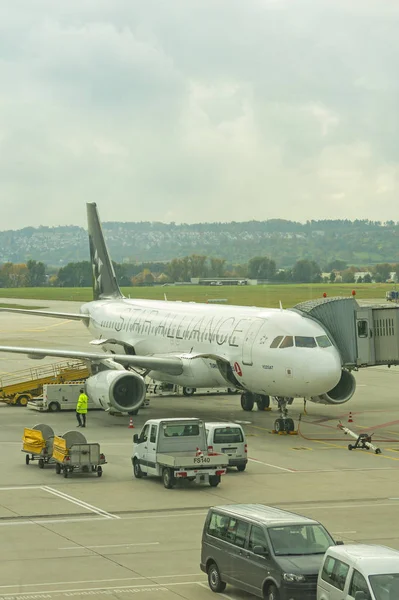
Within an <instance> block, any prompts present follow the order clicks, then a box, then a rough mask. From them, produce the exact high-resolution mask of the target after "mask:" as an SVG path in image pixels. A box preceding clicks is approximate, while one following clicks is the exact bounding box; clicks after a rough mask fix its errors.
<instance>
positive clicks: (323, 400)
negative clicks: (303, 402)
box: [310, 369, 356, 404]
mask: <svg viewBox="0 0 399 600" xmlns="http://www.w3.org/2000/svg"><path fill="white" fill-rule="evenodd" d="M355 390H356V379H355V378H354V377H353V375H352V373H351V372H350V371H346V370H344V369H343V370H342V374H341V379H340V380H339V381H338V383H337V385H336V386H335V387H333V389H332V390H330V391H329V392H327V393H326V394H321V395H320V396H312V397H311V398H310V400H311V401H312V402H316V403H317V404H344V403H345V402H348V400H350V399H351V398H352V396H353V394H354V393H355Z"/></svg>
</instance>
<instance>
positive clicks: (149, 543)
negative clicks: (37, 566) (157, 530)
mask: <svg viewBox="0 0 399 600" xmlns="http://www.w3.org/2000/svg"><path fill="white" fill-rule="evenodd" d="M159 544H160V542H141V543H138V544H104V545H102V546H84V545H83V544H82V545H80V546H65V547H64V548H58V550H92V549H95V548H128V547H130V546H159Z"/></svg>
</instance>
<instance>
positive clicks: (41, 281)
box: [26, 260, 46, 287]
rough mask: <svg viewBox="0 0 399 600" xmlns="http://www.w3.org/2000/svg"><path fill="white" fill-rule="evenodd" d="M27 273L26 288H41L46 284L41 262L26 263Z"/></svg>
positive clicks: (44, 271)
mask: <svg viewBox="0 0 399 600" xmlns="http://www.w3.org/2000/svg"><path fill="white" fill-rule="evenodd" d="M26 267H27V269H28V272H27V274H26V286H27V287H41V286H43V285H45V283H46V267H45V266H44V264H43V263H42V262H36V261H35V260H28V262H27V263H26Z"/></svg>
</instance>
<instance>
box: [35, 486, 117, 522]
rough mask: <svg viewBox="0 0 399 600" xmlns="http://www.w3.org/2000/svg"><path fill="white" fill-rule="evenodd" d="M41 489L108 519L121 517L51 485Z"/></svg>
mask: <svg viewBox="0 0 399 600" xmlns="http://www.w3.org/2000/svg"><path fill="white" fill-rule="evenodd" d="M41 489H42V490H43V491H45V492H48V493H50V494H53V495H54V496H58V497H59V498H61V499H62V500H67V501H68V502H71V503H72V504H76V505H77V506H80V507H81V508H85V509H86V510H89V511H91V512H93V513H96V514H97V515H99V516H101V517H106V518H107V519H120V517H119V516H118V515H113V514H112V513H109V512H107V511H106V510H103V509H102V508H98V507H97V506H93V505H92V504H89V503H88V502H84V501H83V500H79V499H78V498H74V496H70V495H69V494H66V493H65V492H60V491H58V490H55V489H54V488H52V487H49V486H47V485H45V486H43V487H42V488H41Z"/></svg>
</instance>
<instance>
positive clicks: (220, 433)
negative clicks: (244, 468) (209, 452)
mask: <svg viewBox="0 0 399 600" xmlns="http://www.w3.org/2000/svg"><path fill="white" fill-rule="evenodd" d="M242 441H243V437H242V431H241V429H240V428H239V427H218V428H217V429H215V432H214V434H213V443H214V444H238V443H239V442H242Z"/></svg>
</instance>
